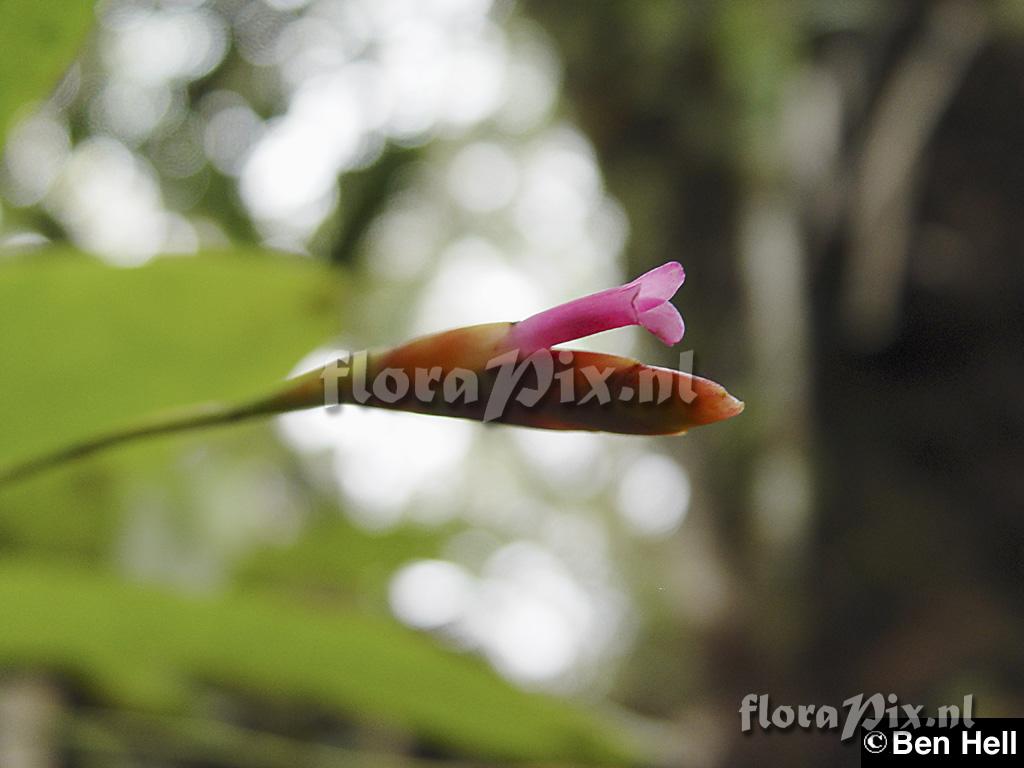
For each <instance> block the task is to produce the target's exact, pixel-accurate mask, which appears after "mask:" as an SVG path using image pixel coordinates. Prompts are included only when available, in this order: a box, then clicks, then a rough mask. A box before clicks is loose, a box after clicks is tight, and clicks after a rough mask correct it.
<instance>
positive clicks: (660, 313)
mask: <svg viewBox="0 0 1024 768" xmlns="http://www.w3.org/2000/svg"><path fill="white" fill-rule="evenodd" d="M684 279H685V273H684V272H683V268H682V266H681V265H680V264H678V263H677V262H669V263H668V264H663V265H662V266H660V267H657V268H656V269H653V270H651V271H650V272H647V273H646V274H644V275H641V276H640V277H638V278H637V279H636V280H634V281H632V282H630V283H627V284H626V285H621V286H618V287H616V288H609V289H608V290H605V291H601V292H599V293H595V294H591V295H590V296H585V297H583V298H580V299H576V300H574V301H570V302H568V303H566V304H562V305H560V306H557V307H554V308H552V309H548V310H545V311H544V312H540V313H538V314H536V315H533V316H532V317H528V318H526V319H525V320H522V321H520V322H506V323H486V324H483V325H473V326H468V327H465V328H456V329H454V330H450V331H444V332H442V333H436V334H433V335H430V336H424V337H422V338H419V339H414V340H413V341H410V342H408V343H406V344H403V345H401V346H397V347H393V348H391V349H384V350H379V351H371V352H362V353H358V354H354V355H350V356H347V357H345V358H343V359H340V360H335V361H333V362H332V363H330V364H328V365H325V366H324V367H322V368H319V369H316V370H314V371H310V372H309V373H306V374H302V375H300V376H297V377H295V378H293V379H290V380H289V381H287V382H285V384H284V385H283V387H282V388H281V389H280V390H279V391H277V392H275V393H273V394H271V395H269V396H267V397H264V398H261V399H258V400H255V401H252V402H248V403H244V404H241V405H233V406H232V405H205V406H199V407H197V408H194V409H191V410H189V411H185V412H179V413H177V414H170V415H167V416H164V417H162V418H158V419H154V420H153V421H150V422H147V423H144V424H140V425H138V426H136V427H134V428H130V429H126V430H122V431H117V432H111V433H109V434H106V435H102V436H99V437H96V438H93V439H90V440H84V441H82V442H80V443H76V444H74V445H69V446H67V447H65V448H63V449H60V450H57V451H54V452H52V453H49V454H46V455H44V456H40V457H38V458H36V459H33V460H31V461H27V462H24V463H22V464H19V465H17V466H14V467H11V468H9V469H7V470H4V471H0V485H2V484H4V483H10V482H13V481H15V480H18V479H21V478H24V477H27V476H29V475H32V474H35V473H36V472H39V471H42V470H44V469H47V468H49V467H53V466H57V465H59V464H63V463H65V462H68V461H71V460H73V459H76V458H78V457H81V456H85V455H88V454H91V453H95V452H97V451H100V450H103V449H105V448H109V447H112V446H115V445H119V444H121V443H126V442H129V441H132V440H138V439H141V438H145V437H151V436H156V435H162V434H170V433H174V432H183V431H187V430H192V429H199V428H203V427H210V426H216V425H219V424H230V423H234V422H238V421H242V420H245V419H250V418H254V417H258V416H268V415H273V414H280V413H287V412H289V411H297V410H303V409H307V408H316V407H332V406H337V405H340V404H358V405H365V406H371V407H380V408H390V409H393V410H403V411H412V412H415V413H423V414H432V415H438V416H451V417H457V418H466V419H474V420H478V421H484V422H496V423H502V424H514V425H519V426H525V427H535V428H539V429H563V430H564V429H575V430H591V431H603V432H617V433H621V434H635V435H672V434H680V433H683V432H686V431H687V430H688V429H690V428H691V427H696V426H701V425H704V424H712V423H714V422H716V421H722V420H724V419H728V418H731V417H732V416H735V415H737V414H739V413H740V412H741V411H742V410H743V403H742V402H740V401H739V400H737V399H736V398H735V397H733V396H732V395H730V394H729V393H728V392H726V390H725V389H724V388H723V387H722V386H721V385H720V384H716V383H715V382H713V381H709V380H708V379H703V378H701V377H699V376H694V375H692V374H690V373H687V372H683V371H676V370H671V369H668V368H660V367H656V366H650V365H645V364H643V363H640V362H638V361H636V360H632V359H630V358H626V357H620V356H617V355H607V354H602V353H599V352H584V351H579V350H569V349H561V348H556V347H555V345H557V344H562V343H564V342H567V341H572V340H574V339H579V338H582V337H584V336H590V335H591V334H594V333H599V332H601V331H606V330H611V329H613V328H621V327H623V326H628V325H640V326H643V327H644V328H646V329H647V330H648V331H650V332H651V333H653V334H654V335H655V336H657V337H658V338H659V339H660V340H661V341H663V342H664V343H665V344H668V345H673V344H676V343H678V342H679V340H680V339H682V337H683V331H684V326H683V318H682V317H681V316H680V314H679V312H678V311H677V310H676V308H675V307H674V306H673V305H672V304H671V303H670V302H669V299H671V298H672V296H673V295H675V293H676V291H677V290H678V289H679V286H680V285H682V283H683V280H684Z"/></svg>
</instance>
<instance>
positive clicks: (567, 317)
mask: <svg viewBox="0 0 1024 768" xmlns="http://www.w3.org/2000/svg"><path fill="white" fill-rule="evenodd" d="M685 279H686V273H685V272H684V271H683V267H682V265H681V264H679V262H677V261H670V262H669V263H667V264H662V265H661V266H660V267H656V268H655V269H652V270H651V271H650V272H647V273H646V274H643V275H641V276H640V277H638V278H637V279H636V280H634V281H633V282H631V283H626V284H625V285H620V286H618V287H617V288H609V289H607V290H604V291H600V292H598V293H592V294H591V295H589V296H584V297H583V298H580V299H575V300H573V301H570V302H568V303H566V304H561V305H559V306H557V307H553V308H552V309H548V310H545V311H543V312H540V313H538V314H536V315H533V316H532V317H528V318H526V319H525V320H523V321H521V322H519V323H516V324H515V325H514V326H513V327H512V330H511V331H510V332H509V335H508V338H507V339H506V343H505V346H506V347H507V348H509V349H514V348H517V347H518V349H519V351H520V354H522V355H530V354H533V353H534V352H536V351H537V350H538V349H546V348H548V347H553V346H554V345H555V344H561V343H562V342H565V341H572V340H573V339H580V338H583V337H584V336H590V335H591V334H594V333H600V332H601V331H610V330H611V329H612V328H622V327H624V326H627V325H641V326H643V327H644V328H646V329H647V330H648V331H650V332H651V333H653V334H654V335H655V336H657V337H658V338H659V339H661V340H662V341H663V342H664V343H665V344H668V345H669V346H671V345H672V344H675V343H677V342H678V341H679V340H680V339H681V338H683V332H684V325H683V318H682V316H681V315H680V314H679V311H678V310H677V309H676V308H675V307H674V306H672V304H671V303H669V299H671V298H672V296H674V295H675V292H676V291H677V290H679V286H680V285H682V284H683V280H685Z"/></svg>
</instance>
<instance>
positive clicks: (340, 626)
mask: <svg viewBox="0 0 1024 768" xmlns="http://www.w3.org/2000/svg"><path fill="white" fill-rule="evenodd" d="M0 604H2V605H3V606H4V613H5V620H4V624H3V628H2V629H0V664H3V665H17V666H22V667H26V666H27V667H30V668H31V667H36V668H42V669H46V670H60V672H61V673H62V674H64V675H66V676H69V677H70V678H71V679H72V680H73V681H74V680H77V681H80V685H81V686H82V687H83V688H84V690H82V691H80V695H83V696H85V697H87V699H89V700H95V699H97V698H98V699H100V700H106V701H111V700H112V701H117V702H118V703H120V704H122V705H124V706H127V707H137V708H142V709H145V710H151V711H153V710H155V711H174V710H179V709H181V708H183V707H184V706H185V704H186V702H187V701H188V696H189V686H190V685H192V686H195V685H199V684H206V685H214V686H221V687H226V688H228V689H230V690H238V691H247V692H250V693H258V692H259V693H262V694H264V695H266V693H267V692H273V693H272V694H271V695H272V696H273V697H274V698H290V699H291V700H293V701H296V702H305V703H306V704H307V705H309V704H312V705H314V706H317V707H320V708H323V709H326V710H328V711H334V712H342V713H348V714H349V715H350V716H351V717H352V719H353V720H354V721H355V722H357V723H359V722H365V723H370V724H373V725H375V726H377V727H381V726H383V727H386V728H387V727H390V728H401V729H404V730H406V731H409V732H411V733H413V734H414V735H415V736H416V737H417V738H418V739H419V740H421V741H422V742H423V743H424V744H425V745H428V746H431V747H432V748H434V749H440V748H446V749H447V750H451V749H454V750H456V751H457V752H463V753H465V754H476V755H481V756H487V757H491V758H499V759H516V760H540V759H544V760H559V761H565V760H573V761H577V762H585V763H594V764H605V763H609V764H613V763H615V762H621V761H622V760H623V759H625V757H624V755H623V753H622V752H620V751H619V749H618V748H617V747H616V746H614V744H615V740H614V739H613V738H612V736H611V734H610V733H609V732H608V731H607V730H605V729H602V728H600V727H599V724H598V723H597V722H596V721H595V720H594V719H593V718H591V717H589V716H586V715H583V714H581V713H579V712H574V711H573V710H572V709H570V708H568V707H566V706H565V705H563V704H562V703H560V702H557V701H553V700H551V699H547V698H545V697H542V696H537V695H530V694H527V693H524V692H520V691H516V690H513V689H512V688H510V687H509V686H507V685H506V684H504V683H501V682H500V681H499V680H498V679H497V677H496V676H495V674H494V673H493V672H491V671H489V670H487V669H486V668H485V667H484V665H483V663H482V662H479V661H476V660H472V659H469V658H467V657H463V656H456V655H453V654H450V653H446V652H444V651H443V650H441V649H439V648H437V647H436V646H435V645H434V644H433V643H432V642H431V641H430V640H428V639H426V638H424V637H422V636H419V635H416V634H414V633H413V632H412V631H410V630H405V629H400V628H398V627H397V626H396V625H395V624H394V623H393V622H390V621H384V620H379V619H369V618H366V617H362V616H359V615H358V614H356V613H353V612H350V611H341V610H339V609H336V608H335V609H329V610H324V609H323V608H322V607H319V606H317V605H316V604H315V603H311V604H309V605H307V606H302V605H295V604H294V603H292V602H289V601H285V600H281V599H275V598H267V597H261V596H258V595H255V594H247V595H240V594H233V595H228V596H224V597H217V598H193V599H189V598H185V597H180V596H175V595H172V594H169V593H166V592H160V591H158V590H154V589H144V588H139V587H133V586H127V585H125V584H123V583H122V582H121V581H119V580H115V579H111V578H104V577H100V576H96V575H94V574H92V573H91V572H89V571H81V570H77V571H76V570H71V569H60V568H46V567H44V566H41V565H40V564H39V563H37V562H19V561H14V560H8V561H5V562H0ZM452 701H460V702H472V706H468V707H453V706H452V705H451V702H452Z"/></svg>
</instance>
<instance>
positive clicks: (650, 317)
mask: <svg viewBox="0 0 1024 768" xmlns="http://www.w3.org/2000/svg"><path fill="white" fill-rule="evenodd" d="M640 324H641V325H642V326H643V327H644V328H646V329H647V330H648V331H650V332H651V333H653V334H654V335H655V336H657V337H658V338H659V339H661V341H663V342H664V343H665V344H667V345H668V346H670V347H671V346H672V345H673V344H678V343H679V340H680V339H681V338H683V333H684V331H685V330H686V327H685V326H684V324H683V317H682V315H680V314H679V310H677V309H676V308H675V307H673V306H672V305H671V304H669V303H668V302H665V303H664V304H659V305H658V306H656V307H654V308H653V309H648V310H647V311H645V312H641V313H640Z"/></svg>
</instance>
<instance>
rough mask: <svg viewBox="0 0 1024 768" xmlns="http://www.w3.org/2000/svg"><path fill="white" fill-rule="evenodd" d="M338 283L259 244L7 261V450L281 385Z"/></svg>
mask: <svg viewBox="0 0 1024 768" xmlns="http://www.w3.org/2000/svg"><path fill="white" fill-rule="evenodd" d="M0 264H2V263H0ZM338 288H339V280H338V278H337V276H336V273H334V272H331V271H330V270H327V269H324V268H323V267H321V266H319V265H317V264H315V263H312V262H309V261H304V260H302V259H299V258H295V257H283V256H273V255H270V254H259V253H248V254H245V253H235V254H227V253H224V254H208V255H205V256H202V257H180V258H163V259H157V260H156V261H154V262H152V263H151V264H149V265H147V266H145V267H141V268H138V269H117V268H114V267H109V266H105V265H103V264H101V263H99V262H97V261H96V260H94V259H90V258H86V257H82V256H79V255H77V254H73V253H66V252H55V253H50V254H46V255H42V256H40V255H35V256H32V257H31V258H27V259H19V260H15V261H11V262H9V263H7V264H2V265H0V327H2V328H3V329H4V333H3V334H2V336H0V360H3V368H2V370H0V390H2V391H3V393H4V397H3V398H2V399H0V424H3V431H2V433H0V461H12V460H14V459H17V458H25V457H26V456H30V455H33V454H36V453H39V452H41V451H44V450H47V449H50V448H54V447H57V446H60V445H62V444H64V443H67V442H69V441H70V440H73V439H76V438H82V437H85V436H88V435H91V434H94V433H96V432H97V431H100V430H103V431H106V430H108V429H110V428H111V427H116V426H118V425H119V424H123V423H126V422H131V421H132V420H133V419H136V418H139V417H142V416H145V415H148V414H152V413H153V412H155V411H160V410H164V409H168V408H172V407H177V406H184V405H189V404H193V403H197V402H202V401H206V400H234V399H238V398H242V397H246V396H253V395H258V394H260V393H263V392H266V391H268V390H272V389H273V388H274V387H275V386H276V384H277V383H278V382H279V381H280V380H281V379H282V378H283V377H284V376H285V375H287V373H288V371H289V369H290V368H291V367H292V366H294V365H295V363H296V362H297V361H298V360H299V359H300V358H301V357H302V356H303V355H305V354H307V353H308V352H309V351H310V349H312V348H313V347H314V346H315V345H317V344H319V343H323V342H324V341H325V340H326V339H327V338H329V336H330V334H331V333H332V331H335V330H336V326H337V317H336V311H337V306H338V304H339V302H338V299H337V292H338Z"/></svg>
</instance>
